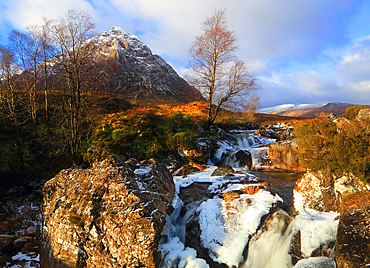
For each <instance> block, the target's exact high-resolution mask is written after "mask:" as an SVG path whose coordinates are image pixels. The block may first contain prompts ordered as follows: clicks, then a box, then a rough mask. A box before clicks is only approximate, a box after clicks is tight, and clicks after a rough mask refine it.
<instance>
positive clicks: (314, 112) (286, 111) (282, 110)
mask: <svg viewBox="0 0 370 268" xmlns="http://www.w3.org/2000/svg"><path fill="white" fill-rule="evenodd" d="M352 105H353V104H349V103H339V102H334V103H326V104H301V105H294V104H284V105H278V106H275V107H269V108H264V109H260V110H259V112H260V113H264V114H275V115H282V116H292V117H305V118H316V117H317V116H318V115H320V114H321V113H324V114H331V113H334V114H336V115H342V114H344V113H345V112H346V109H347V108H348V107H350V106H352Z"/></svg>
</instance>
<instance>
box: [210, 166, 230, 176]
mask: <svg viewBox="0 0 370 268" xmlns="http://www.w3.org/2000/svg"><path fill="white" fill-rule="evenodd" d="M233 172H234V169H233V168H232V167H230V166H229V165H223V166H221V167H218V168H217V169H216V170H215V171H213V172H212V174H211V176H226V175H229V174H232V173H233Z"/></svg>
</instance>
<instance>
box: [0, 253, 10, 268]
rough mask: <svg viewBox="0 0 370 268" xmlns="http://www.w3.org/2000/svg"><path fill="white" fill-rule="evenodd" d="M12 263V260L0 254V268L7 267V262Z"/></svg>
mask: <svg viewBox="0 0 370 268" xmlns="http://www.w3.org/2000/svg"><path fill="white" fill-rule="evenodd" d="M11 261H12V258H11V257H9V256H7V255H5V254H2V253H1V252H0V267H7V266H5V265H6V263H7V262H11Z"/></svg>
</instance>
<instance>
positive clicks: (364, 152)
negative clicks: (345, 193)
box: [295, 116, 370, 181]
mask: <svg viewBox="0 0 370 268" xmlns="http://www.w3.org/2000/svg"><path fill="white" fill-rule="evenodd" d="M351 117H352V118H353V117H355V116H351ZM295 132H296V137H297V142H298V145H299V156H300V159H301V160H302V162H303V163H304V165H305V167H307V168H308V169H311V170H313V171H320V170H321V171H324V170H327V169H329V171H330V172H332V173H333V174H337V175H340V174H343V173H352V174H354V175H355V176H357V177H359V178H360V179H362V180H363V181H367V179H368V177H369V175H370V123H369V121H366V120H363V121H356V120H352V121H342V122H341V124H340V128H338V125H337V124H336V123H334V122H333V121H332V120H330V119H329V118H327V117H319V118H316V119H313V120H310V121H306V122H300V123H298V124H297V126H296V130H295Z"/></svg>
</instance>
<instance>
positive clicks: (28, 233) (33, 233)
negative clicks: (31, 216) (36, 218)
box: [24, 226, 36, 236]
mask: <svg viewBox="0 0 370 268" xmlns="http://www.w3.org/2000/svg"><path fill="white" fill-rule="evenodd" d="M24 235H25V236H36V226H29V227H27V228H26V230H24Z"/></svg>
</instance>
